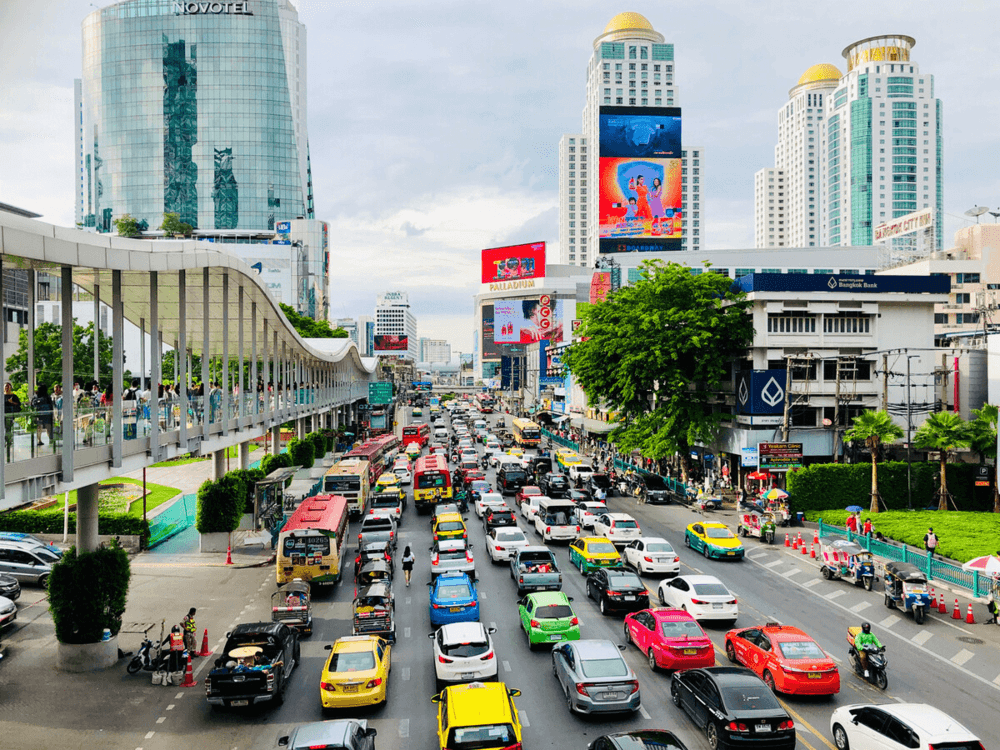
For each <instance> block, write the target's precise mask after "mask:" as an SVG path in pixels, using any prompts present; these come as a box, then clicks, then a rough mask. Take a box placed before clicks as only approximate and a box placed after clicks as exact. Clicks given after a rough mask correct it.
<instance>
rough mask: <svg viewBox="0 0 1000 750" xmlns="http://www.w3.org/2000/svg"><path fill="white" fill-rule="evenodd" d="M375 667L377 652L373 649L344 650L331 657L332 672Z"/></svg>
mask: <svg viewBox="0 0 1000 750" xmlns="http://www.w3.org/2000/svg"><path fill="white" fill-rule="evenodd" d="M369 669H375V654H373V653H372V652H371V651H343V652H337V653H334V654H333V655H332V656H331V657H330V669H329V671H330V672H364V671H366V670H369Z"/></svg>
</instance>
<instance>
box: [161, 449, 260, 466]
mask: <svg viewBox="0 0 1000 750" xmlns="http://www.w3.org/2000/svg"><path fill="white" fill-rule="evenodd" d="M260 449H261V447H260V446H259V445H254V444H253V443H250V452H251V453H253V452H254V451H259V450H260ZM238 451H239V446H238V445H231V446H229V447H228V448H226V455H227V456H228V457H229V458H238V457H239V452H238ZM209 458H210V456H189V457H188V458H177V459H174V460H172V461H160V462H159V463H157V464H150V468H151V469H164V468H168V467H171V466H184V464H196V463H198V462H199V461H207V460H208V459H209Z"/></svg>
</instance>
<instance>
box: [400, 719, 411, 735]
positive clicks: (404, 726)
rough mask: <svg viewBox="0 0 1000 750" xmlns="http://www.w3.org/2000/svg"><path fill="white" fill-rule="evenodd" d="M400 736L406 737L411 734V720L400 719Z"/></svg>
mask: <svg viewBox="0 0 1000 750" xmlns="http://www.w3.org/2000/svg"><path fill="white" fill-rule="evenodd" d="M399 736H400V737H401V738H403V739H406V738H407V737H409V736H410V720H409V719H400V721H399Z"/></svg>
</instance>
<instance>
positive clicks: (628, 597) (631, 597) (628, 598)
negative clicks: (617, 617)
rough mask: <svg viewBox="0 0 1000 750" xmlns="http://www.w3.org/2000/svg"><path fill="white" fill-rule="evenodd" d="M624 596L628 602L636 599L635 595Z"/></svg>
mask: <svg viewBox="0 0 1000 750" xmlns="http://www.w3.org/2000/svg"><path fill="white" fill-rule="evenodd" d="M622 598H623V599H624V600H625V601H627V602H634V601H635V597H634V596H625V597H622Z"/></svg>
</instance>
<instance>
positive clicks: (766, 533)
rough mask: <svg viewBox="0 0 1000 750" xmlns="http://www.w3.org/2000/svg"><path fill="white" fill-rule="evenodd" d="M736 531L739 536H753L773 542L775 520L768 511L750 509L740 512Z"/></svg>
mask: <svg viewBox="0 0 1000 750" xmlns="http://www.w3.org/2000/svg"><path fill="white" fill-rule="evenodd" d="M739 518H740V520H739V524H738V525H737V527H736V531H737V533H738V534H740V535H741V536H755V537H757V538H758V539H760V540H761V541H762V542H766V543H768V544H774V530H775V520H774V514H773V513H771V512H770V511H765V512H764V513H760V512H758V511H755V510H752V511H749V512H743V513H740V516H739Z"/></svg>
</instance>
